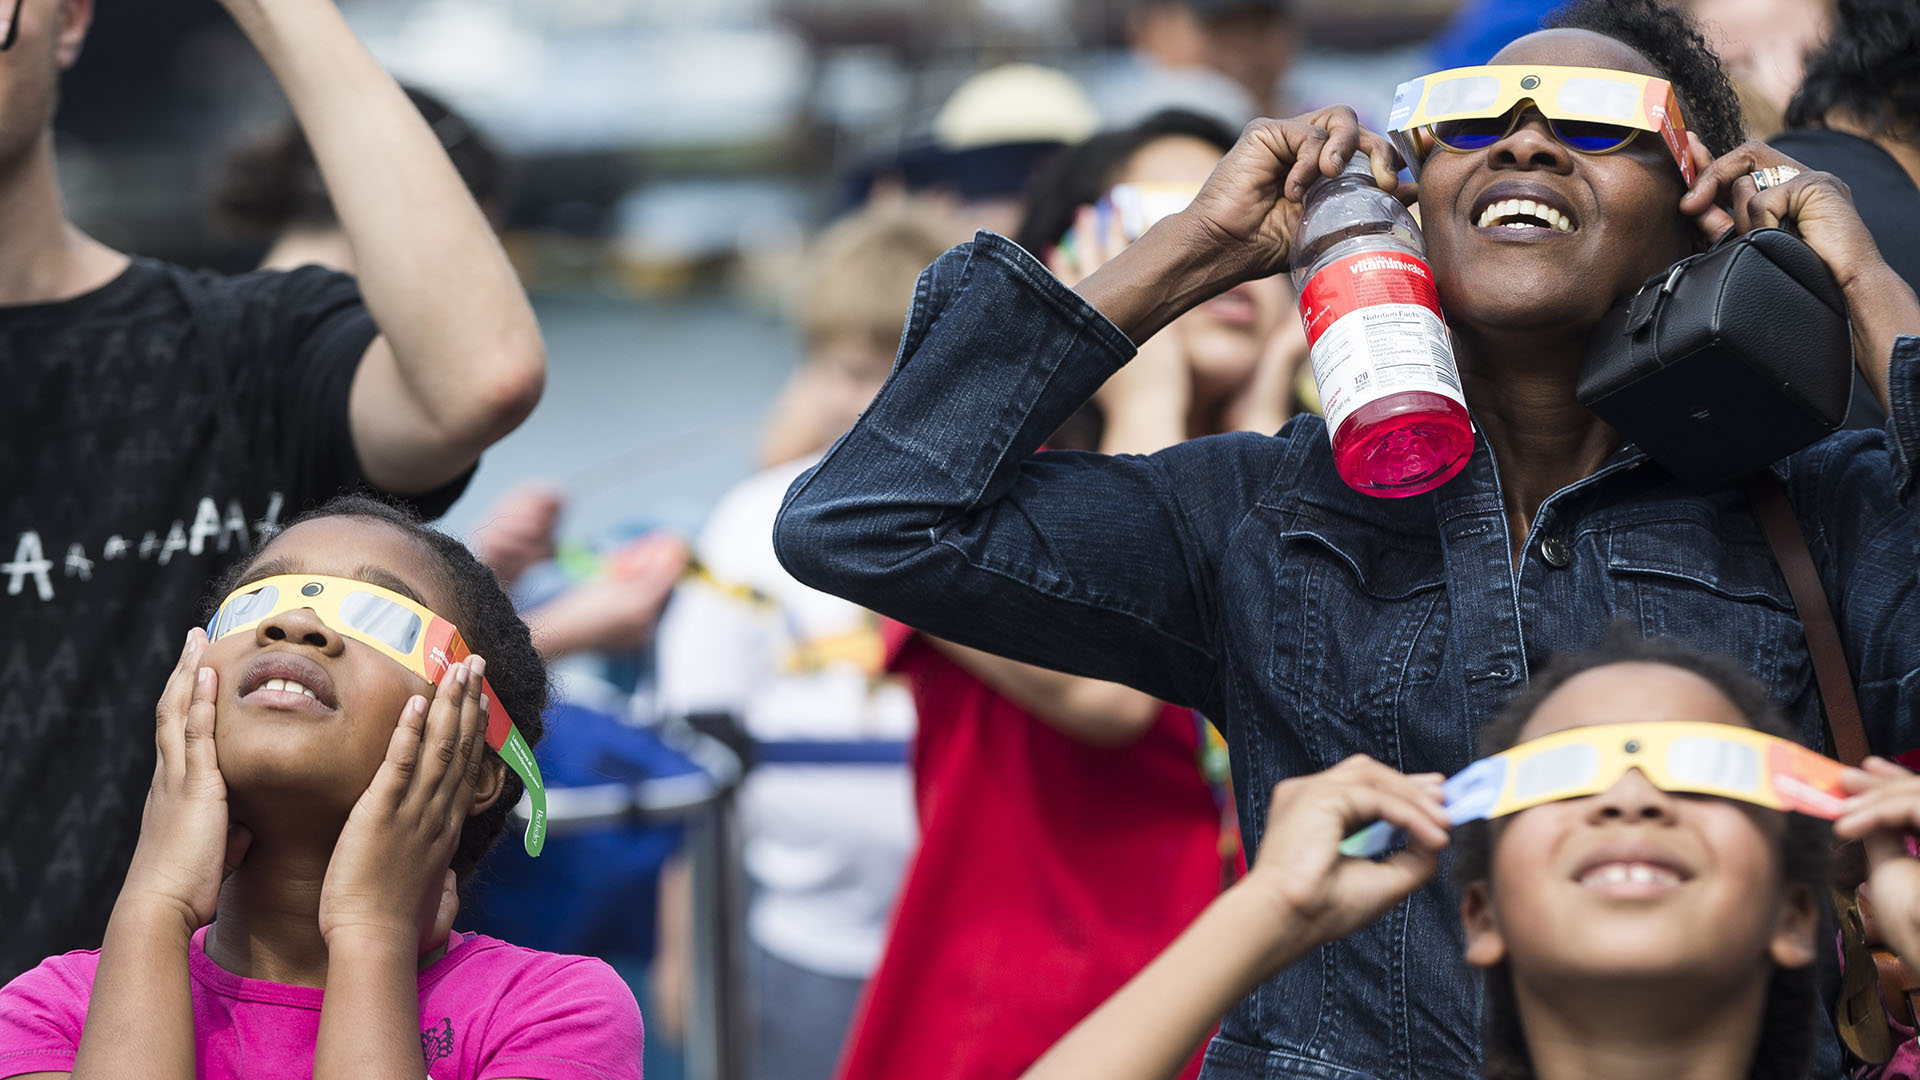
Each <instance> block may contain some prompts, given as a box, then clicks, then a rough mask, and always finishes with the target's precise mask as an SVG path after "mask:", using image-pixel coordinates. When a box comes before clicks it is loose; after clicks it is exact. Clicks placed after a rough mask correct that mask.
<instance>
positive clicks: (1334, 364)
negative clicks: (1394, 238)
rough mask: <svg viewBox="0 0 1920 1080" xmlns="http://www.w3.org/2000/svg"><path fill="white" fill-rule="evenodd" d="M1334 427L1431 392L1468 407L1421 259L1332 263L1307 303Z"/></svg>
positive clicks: (1318, 374)
mask: <svg viewBox="0 0 1920 1080" xmlns="http://www.w3.org/2000/svg"><path fill="white" fill-rule="evenodd" d="M1300 319H1301V321H1302V322H1303V323H1304V324H1305V325H1306V330H1307V341H1308V342H1309V343H1310V344H1311V345H1312V348H1313V352H1312V359H1313V377H1314V380H1315V381H1316V382H1317V383H1319V386H1320V401H1321V404H1322V406H1323V407H1324V408H1325V410H1326V414H1327V427H1328V428H1329V429H1331V430H1333V431H1338V430H1340V425H1341V423H1343V422H1344V421H1345V420H1346V418H1347V417H1348V416H1351V415H1352V414H1353V412H1354V410H1356V409H1359V408H1360V407H1362V406H1364V405H1366V404H1368V403H1369V402H1372V401H1377V400H1379V399H1380V398H1382V397H1385V396H1387V395H1388V394H1396V393H1401V392H1403V391H1409V390H1423V391H1427V392H1429V393H1435V394H1444V395H1445V396H1447V397H1450V398H1452V399H1453V400H1455V401H1457V402H1459V403H1460V404H1461V405H1462V406H1463V407H1464V406H1465V405H1466V398H1465V397H1464V395H1463V394H1462V393H1461V390H1460V376H1459V373H1458V371H1457V370H1456V369H1455V367H1454V362H1453V346H1452V343H1451V341H1450V339H1449V338H1448V336H1447V325H1446V323H1445V322H1444V321H1442V320H1441V318H1440V302H1439V298H1438V296H1436V295H1435V293H1434V289H1433V275H1432V273H1431V272H1430V271H1429V270H1428V269H1427V266H1426V264H1425V263H1423V262H1421V261H1420V260H1419V259H1417V258H1415V257H1413V256H1411V255H1406V254H1402V253H1400V252H1396V251H1370V252H1363V253H1361V254H1358V255H1349V256H1348V257H1346V258H1344V259H1341V260H1339V261H1337V262H1333V263H1329V264H1328V265H1326V266H1324V267H1322V268H1321V269H1320V270H1319V271H1318V272H1317V273H1315V274H1314V276H1313V279H1312V280H1311V281H1309V282H1307V287H1306V289H1305V290H1304V291H1303V292H1302V293H1301V295H1300Z"/></svg>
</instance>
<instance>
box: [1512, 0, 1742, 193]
mask: <svg viewBox="0 0 1920 1080" xmlns="http://www.w3.org/2000/svg"><path fill="white" fill-rule="evenodd" d="M1541 25H1542V26H1543V27H1544V28H1545V29H1548V30H1561V29H1566V30H1591V31H1593V32H1594V33H1596V34H1603V35H1605V36H1607V37H1610V38H1612V39H1613V40H1615V41H1618V42H1620V43H1621V44H1622V45H1625V46H1627V47H1628V48H1630V49H1632V50H1633V51H1635V52H1637V53H1639V54H1640V55H1641V56H1644V57H1646V58H1647V61H1648V63H1651V64H1652V65H1653V67H1654V70H1655V71H1658V72H1659V73H1660V77H1661V78H1663V79H1665V80H1667V82H1669V83H1671V84H1673V93H1674V96H1675V97H1676V98H1678V99H1679V101H1680V114H1681V117H1682V118H1683V119H1685V120H1686V122H1687V130H1689V131H1691V132H1693V133H1694V134H1696V135H1698V136H1700V141H1701V142H1703V143H1705V144H1706V145H1707V149H1708V150H1710V151H1712V152H1713V154H1714V156H1716V157H1718V156H1719V155H1721V154H1724V153H1726V152H1727V151H1729V150H1732V149H1733V148H1734V147H1736V146H1739V145H1740V144H1741V143H1743V142H1745V141H1746V140H1747V127H1746V122H1745V121H1744V120H1743V119H1742V118H1741V112H1740V96H1739V94H1737V93H1735V92H1734V89H1733V81H1732V80H1731V79H1728V78H1727V72H1726V69H1725V68H1723V67H1721V66H1720V56H1719V54H1717V53H1715V52H1714V51H1713V46H1711V45H1708V44H1707V39H1706V38H1705V37H1704V36H1702V35H1701V33H1700V28H1699V26H1697V25H1696V24H1695V23H1694V21H1693V18H1692V16H1690V15H1688V14H1687V13H1686V12H1685V11H1683V10H1681V8H1680V7H1679V6H1678V5H1675V4H1671V3H1666V2H1663V0H1573V2H1572V3H1570V4H1568V5H1567V6H1565V7H1563V8H1560V9H1558V10H1556V11H1555V12H1553V13H1552V14H1551V15H1548V16H1547V18H1546V20H1545V21H1544V22H1543V23H1542V24H1541Z"/></svg>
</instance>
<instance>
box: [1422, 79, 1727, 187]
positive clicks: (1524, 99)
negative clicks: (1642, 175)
mask: <svg viewBox="0 0 1920 1080" xmlns="http://www.w3.org/2000/svg"><path fill="white" fill-rule="evenodd" d="M1528 104H1531V105H1532V106H1533V107H1534V108H1536V109H1538V110H1539V111H1540V114H1541V115H1542V116H1544V117H1546V119H1547V124H1548V127H1549V128H1551V130H1552V131H1553V136H1554V138H1556V139H1559V140H1560V142H1561V143H1562V144H1564V145H1565V146H1567V147H1568V148H1570V149H1572V150H1576V151H1578V152H1580V153H1582V154H1610V153H1612V152H1613V151H1615V150H1618V149H1620V148H1622V147H1624V146H1626V145H1627V144H1629V143H1631V142H1633V140H1634V139H1635V138H1636V137H1637V136H1638V135H1639V133H1640V132H1642V131H1651V132H1653V133H1654V134H1656V135H1658V136H1660V138H1661V140H1662V141H1663V142H1665V143H1666V144H1667V149H1668V150H1670V151H1672V152H1673V161H1674V164H1676V165H1678V166H1679V167H1680V176H1681V178H1682V179H1684V180H1685V181H1686V182H1687V184H1688V186H1692V184H1693V175H1694V169H1693V162H1692V161H1691V160H1689V159H1688V157H1687V136H1686V131H1687V125H1686V122H1685V121H1684V120H1682V119H1681V116H1680V105H1679V102H1678V101H1677V100H1675V98H1674V96H1673V87H1672V86H1671V85H1670V84H1668V82H1667V80H1665V79H1656V78H1654V77H1653V76H1651V75H1636V74H1634V73H1632V72H1628V71H1611V70H1609V69H1606V68H1583V67H1555V66H1552V65H1537V64H1488V65H1485V66H1482V67H1464V68H1450V69H1448V70H1446V71H1437V72H1434V73H1433V74H1431V75H1423V76H1421V77H1420V78H1418V79H1414V80H1413V81H1411V82H1404V83H1401V84H1400V88H1399V89H1398V90H1395V91H1394V93H1393V108H1392V110H1391V111H1390V112H1389V113H1388V114H1387V130H1388V135H1389V136H1390V137H1391V138H1392V139H1393V144H1394V146H1395V147H1396V148H1398V149H1399V151H1400V156H1401V157H1403V158H1405V159H1406V161H1407V166H1408V167H1409V168H1411V169H1412V170H1413V173H1414V175H1415V176H1418V175H1419V174H1420V167H1421V165H1422V164H1424V163H1425V162H1426V159H1427V155H1429V154H1430V153H1432V152H1433V149H1434V148H1435V147H1436V146H1437V147H1439V148H1440V149H1442V150H1450V151H1452V152H1454V153H1460V154H1465V153H1471V152H1473V151H1475V150H1484V149H1486V148H1487V147H1489V146H1492V145H1493V144H1494V143H1496V142H1499V141H1500V140H1501V139H1504V138H1506V137H1507V135H1508V134H1509V133H1511V132H1512V131H1513V129H1514V128H1515V127H1518V126H1519V124H1520V117H1521V115H1522V114H1523V113H1524V112H1525V109H1524V108H1523V106H1524V105H1528Z"/></svg>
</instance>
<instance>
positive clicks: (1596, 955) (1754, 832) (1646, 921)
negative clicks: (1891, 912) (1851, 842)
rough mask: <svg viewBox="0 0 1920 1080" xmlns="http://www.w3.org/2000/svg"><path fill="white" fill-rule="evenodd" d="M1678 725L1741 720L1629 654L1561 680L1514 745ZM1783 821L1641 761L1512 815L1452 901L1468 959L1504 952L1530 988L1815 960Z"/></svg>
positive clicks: (1667, 670)
mask: <svg viewBox="0 0 1920 1080" xmlns="http://www.w3.org/2000/svg"><path fill="white" fill-rule="evenodd" d="M1677 720H1696V721H1708V722H1712V723H1722V724H1733V725H1738V726H1742V727H1745V726H1747V722H1746V719H1745V717H1744V716H1742V715H1741V713H1740V711H1739V709H1738V708H1737V707H1736V706H1735V705H1734V703H1733V702H1732V701H1730V700H1728V699H1727V697H1726V696H1725V695H1724V694H1722V693H1721V692H1720V691H1719V690H1718V689H1717V688H1716V687H1714V685H1713V684H1712V683H1710V682H1708V681H1707V680H1705V679H1703V678H1701V677H1700V676H1698V675H1695V674H1693V673H1691V672H1688V671H1684V670H1681V669H1679V668H1674V667H1668V666H1666V665H1663V664H1648V663H1626V664H1613V665H1610V666H1607V667H1602V668H1596V669H1594V670H1592V671H1588V672H1585V673H1583V674H1581V675H1578V676H1576V677H1574V678H1572V679H1569V680H1568V681H1567V682H1566V684H1565V685H1563V686H1562V687H1561V688H1560V689H1559V690H1557V691H1555V692H1554V693H1553V694H1552V695H1550V696H1549V697H1548V698H1547V699H1546V701H1544V702H1542V703H1541V705H1540V707H1539V709H1538V710H1537V711H1536V712H1535V713H1534V715H1533V718H1532V719H1531V720H1529V721H1528V723H1527V725H1526V727H1525V728H1524V729H1523V731H1522V733H1521V740H1522V741H1525V740H1528V739H1533V738H1538V737H1540V736H1542V735H1549V734H1552V733H1554V732H1557V731H1565V730H1567V729H1569V728H1575V727H1584V726H1589V725H1595V724H1609V723H1622V722H1626V721H1677ZM1784 828H1785V815H1784V814H1782V813H1781V812H1779V811H1774V810H1767V809H1764V808H1762V807H1758V806H1753V805H1751V804H1748V803H1742V802H1735V801H1732V800H1728V799H1720V798H1714V797H1711V796H1704V795H1689V794H1672V793H1669V792H1665V791H1662V790H1660V789H1659V788H1656V787H1654V786H1653V785H1652V784H1651V783H1649V782H1648V780H1647V778H1646V777H1645V776H1644V775H1642V774H1641V773H1640V772H1639V771H1638V770H1629V771H1628V772H1627V773H1626V774H1625V775H1624V776H1622V777H1621V778H1620V780H1619V782H1618V783H1616V784H1614V786H1613V787H1612V788H1610V789H1608V790H1607V791H1605V792H1603V793H1601V794H1599V795H1592V796H1588V797H1585V798H1579V799H1567V800H1563V801H1560V802H1552V803H1546V804H1544V805H1541V806H1536V807H1533V808H1532V809H1528V810H1523V811H1521V812H1520V813H1517V814H1514V815H1513V816H1511V817H1509V818H1505V819H1503V820H1501V821H1499V822H1496V823H1495V825H1494V832H1493V839H1492V844H1493V850H1492V858H1491V860H1490V863H1489V867H1490V872H1489V878H1490V879H1489V880H1487V881H1481V882H1475V883H1474V884H1473V885H1471V886H1469V888H1468V889H1467V892H1466V895H1465V896H1464V897H1463V901H1462V914H1463V917H1464V920H1465V923H1466V929H1467V961H1468V962H1469V963H1471V964H1474V965H1476V966H1482V967H1486V966H1492V965H1494V964H1497V963H1499V962H1501V961H1502V960H1505V961H1508V962H1509V963H1510V964H1511V966H1512V970H1513V973H1514V978H1515V979H1516V981H1521V980H1524V981H1526V982H1528V983H1530V984H1532V985H1535V986H1541V985H1549V984H1551V983H1553V982H1561V981H1566V980H1585V981H1591V980H1594V979H1601V980H1608V979H1629V980H1631V979H1635V978H1640V977H1649V978H1659V979H1670V978H1676V977H1685V976H1687V975H1692V974H1709V973H1715V972H1721V971H1726V972H1728V973H1729V974H1736V973H1738V972H1749V973H1751V972H1753V971H1754V970H1755V969H1756V968H1758V969H1759V970H1766V969H1768V968H1769V967H1771V966H1772V965H1775V964H1777V965H1780V966H1785V967H1797V966H1801V965H1804V964H1807V963H1810V962H1811V961H1812V958H1813V953H1812V948H1813V944H1812V938H1813V933H1814V926H1815V923H1816V921H1817V909H1816V907H1815V902H1814V898H1813V896H1812V893H1811V890H1810V889H1808V888H1807V887H1806V886H1805V885H1802V884H1797V883H1790V882H1787V881H1786V880H1785V874H1784V870H1783V864H1782V856H1781V844H1782V839H1781V838H1782V833H1783V831H1784ZM1749 977H1750V976H1749Z"/></svg>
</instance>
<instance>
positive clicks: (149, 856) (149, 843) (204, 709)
mask: <svg viewBox="0 0 1920 1080" xmlns="http://www.w3.org/2000/svg"><path fill="white" fill-rule="evenodd" d="M206 649H207V635H206V631H204V630H201V629H200V628H198V627H195V628H194V629H192V630H190V631H188V632H187V643H186V646H185V647H184V648H183V649H182V650H181V651H180V659H179V661H178V662H177V663H175V664H174V666H173V673H172V674H171V675H169V676H167V686H166V689H165V690H163V691H161V693H160V704H159V706H158V707H157V708H156V709H155V710H154V738H153V741H154V747H155V749H156V750H157V751H158V759H157V760H156V761H155V763H154V767H153V786H152V787H151V788H149V789H148V791H147V802H146V808H145V809H144V810H143V811H142V813H141V815H140V842H139V844H138V846H136V847H135V848H134V852H133V863H132V865H131V866H129V867H128V868H127V880H126V884H125V885H123V886H121V889H120V899H119V904H120V905H129V904H148V903H151V904H155V905H158V906H159V907H161V908H162V909H164V910H168V911H171V912H177V913H178V914H179V916H180V918H181V920H182V921H183V922H184V923H185V924H186V928H187V930H188V931H189V932H191V931H194V930H198V929H199V928H200V927H202V926H205V925H206V924H207V923H209V922H212V921H213V914H214V907H215V905H216V904H217V903H218V901H219V899H220V883H221V882H222V881H224V880H226V877H227V875H229V874H231V873H233V871H234V869H235V868H236V867H238V866H239V865H240V860H241V859H243V858H245V857H246V850H247V844H248V843H249V842H250V841H251V839H252V834H250V833H249V832H248V831H247V829H246V827H245V826H234V825H230V823H229V821H228V817H227V784H226V781H225V780H224V779H222V778H221V776H220V765H219V762H218V761H217V760H216V758H215V753H214V741H213V733H214V707H213V699H214V691H215V689H216V688H217V678H216V676H215V674H214V671H213V669H212V668H209V667H201V666H200V658H201V656H202V655H203V654H205V652H206Z"/></svg>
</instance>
